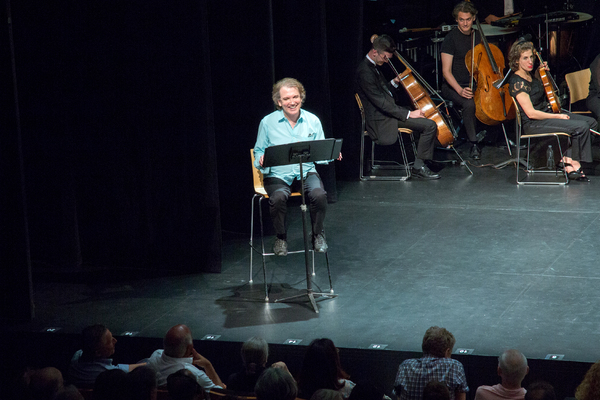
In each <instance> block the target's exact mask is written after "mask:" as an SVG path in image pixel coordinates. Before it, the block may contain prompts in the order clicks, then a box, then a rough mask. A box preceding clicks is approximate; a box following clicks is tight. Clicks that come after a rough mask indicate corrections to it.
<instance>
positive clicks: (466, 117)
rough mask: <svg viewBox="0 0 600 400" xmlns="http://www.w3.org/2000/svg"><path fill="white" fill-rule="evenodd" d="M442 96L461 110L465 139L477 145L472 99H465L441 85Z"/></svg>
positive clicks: (446, 86) (474, 108) (475, 120)
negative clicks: (465, 133)
mask: <svg viewBox="0 0 600 400" xmlns="http://www.w3.org/2000/svg"><path fill="white" fill-rule="evenodd" d="M442 96H443V97H444V98H445V99H446V100H450V101H452V102H453V103H454V104H455V105H456V106H458V107H459V108H461V109H462V118H463V125H464V126H465V131H466V132H467V139H469V141H470V142H471V143H477V128H476V124H477V118H476V117H475V111H476V107H475V101H474V100H473V99H465V98H464V97H462V96H461V95H460V94H458V93H456V90H454V89H452V88H451V87H450V86H449V85H447V84H445V83H444V84H443V85H442Z"/></svg>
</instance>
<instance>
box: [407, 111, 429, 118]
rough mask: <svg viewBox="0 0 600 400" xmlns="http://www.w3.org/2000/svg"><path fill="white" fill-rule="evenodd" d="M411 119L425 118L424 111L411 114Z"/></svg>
mask: <svg viewBox="0 0 600 400" xmlns="http://www.w3.org/2000/svg"><path fill="white" fill-rule="evenodd" d="M409 118H425V113H424V112H423V110H413V111H411V112H410V114H409Z"/></svg>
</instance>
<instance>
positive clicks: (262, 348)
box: [227, 337, 269, 392]
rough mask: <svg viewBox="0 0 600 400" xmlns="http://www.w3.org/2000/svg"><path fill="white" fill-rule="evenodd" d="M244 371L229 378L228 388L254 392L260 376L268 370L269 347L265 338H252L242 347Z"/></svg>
mask: <svg viewBox="0 0 600 400" xmlns="http://www.w3.org/2000/svg"><path fill="white" fill-rule="evenodd" d="M241 353H242V362H243V364H244V366H243V367H242V369H241V370H240V371H238V372H236V373H234V374H232V375H230V376H229V379H228V381H227V388H228V389H229V390H235V391H238V392H253V391H254V386H256V381H257V380H258V377H259V376H260V374H261V373H262V372H263V371H264V370H265V369H266V367H265V365H266V364H267V358H268V357H269V345H268V344H267V342H266V341H265V340H264V339H263V338H259V337H252V338H250V339H248V340H246V342H244V344H243V345H242V352H241Z"/></svg>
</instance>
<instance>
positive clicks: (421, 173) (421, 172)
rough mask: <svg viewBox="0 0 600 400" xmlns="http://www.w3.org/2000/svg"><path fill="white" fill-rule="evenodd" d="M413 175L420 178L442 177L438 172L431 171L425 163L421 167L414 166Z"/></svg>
mask: <svg viewBox="0 0 600 400" xmlns="http://www.w3.org/2000/svg"><path fill="white" fill-rule="evenodd" d="M412 176H414V177H415V178H420V179H440V176H439V175H438V174H435V173H433V172H431V170H430V169H429V168H427V166H425V165H424V166H422V167H421V168H419V169H416V168H413V169H412Z"/></svg>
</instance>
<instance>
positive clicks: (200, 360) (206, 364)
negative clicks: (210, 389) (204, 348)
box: [192, 349, 227, 389]
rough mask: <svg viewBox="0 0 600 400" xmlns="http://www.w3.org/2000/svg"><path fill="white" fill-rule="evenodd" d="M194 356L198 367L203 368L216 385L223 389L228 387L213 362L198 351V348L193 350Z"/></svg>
mask: <svg viewBox="0 0 600 400" xmlns="http://www.w3.org/2000/svg"><path fill="white" fill-rule="evenodd" d="M192 356H193V358H194V362H193V364H194V365H195V366H196V367H200V368H202V369H203V370H204V372H205V373H206V376H208V377H209V378H210V380H211V381H212V382H213V383H214V384H215V385H217V386H221V387H222V388H223V389H226V388H227V387H226V386H225V384H224V383H223V381H221V378H219V375H218V374H217V371H216V370H215V368H214V367H213V365H212V363H211V362H210V361H208V359H207V358H206V357H204V356H202V355H201V354H200V353H198V352H197V351H196V349H193V350H192Z"/></svg>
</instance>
